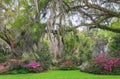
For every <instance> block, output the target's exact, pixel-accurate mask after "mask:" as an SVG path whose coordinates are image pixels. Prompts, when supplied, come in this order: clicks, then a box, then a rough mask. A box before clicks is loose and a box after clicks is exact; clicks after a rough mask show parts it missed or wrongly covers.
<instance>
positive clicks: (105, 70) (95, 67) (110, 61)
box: [84, 54, 120, 75]
mask: <svg viewBox="0 0 120 79" xmlns="http://www.w3.org/2000/svg"><path fill="white" fill-rule="evenodd" d="M90 61H91V62H90V64H89V66H88V67H86V69H85V70H84V71H85V72H90V73H94V74H114V75H115V74H120V58H105V56H104V54H99V55H98V56H97V57H96V58H95V59H94V60H90Z"/></svg>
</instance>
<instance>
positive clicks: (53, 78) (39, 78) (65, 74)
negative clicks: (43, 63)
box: [0, 70, 120, 79]
mask: <svg viewBox="0 0 120 79" xmlns="http://www.w3.org/2000/svg"><path fill="white" fill-rule="evenodd" d="M0 79H120V76H118V75H117V76H113V75H111V76H110V75H94V74H88V73H83V72H80V71H79V70H74V71H60V70H51V71H46V72H43V73H37V74H19V75H0Z"/></svg>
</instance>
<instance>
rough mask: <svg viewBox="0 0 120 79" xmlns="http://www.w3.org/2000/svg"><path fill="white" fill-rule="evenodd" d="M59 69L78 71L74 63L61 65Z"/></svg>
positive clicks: (67, 62)
mask: <svg viewBox="0 0 120 79" xmlns="http://www.w3.org/2000/svg"><path fill="white" fill-rule="evenodd" d="M59 69H61V70H75V69H77V67H76V66H75V64H74V63H73V62H72V61H65V62H63V63H62V64H61V65H60V67H59Z"/></svg>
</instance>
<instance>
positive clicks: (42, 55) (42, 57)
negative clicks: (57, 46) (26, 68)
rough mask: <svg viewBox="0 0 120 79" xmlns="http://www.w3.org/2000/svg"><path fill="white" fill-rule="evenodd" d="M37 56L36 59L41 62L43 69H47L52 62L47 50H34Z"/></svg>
mask: <svg viewBox="0 0 120 79" xmlns="http://www.w3.org/2000/svg"><path fill="white" fill-rule="evenodd" d="M36 53H37V54H38V56H39V58H37V59H36V61H38V62H40V63H41V67H42V68H43V69H44V70H47V69H49V67H50V65H51V64H52V56H51V55H50V53H48V52H36Z"/></svg>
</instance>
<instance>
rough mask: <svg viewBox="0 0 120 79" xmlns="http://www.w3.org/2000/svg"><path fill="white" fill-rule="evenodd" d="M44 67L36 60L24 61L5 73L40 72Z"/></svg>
mask: <svg viewBox="0 0 120 79" xmlns="http://www.w3.org/2000/svg"><path fill="white" fill-rule="evenodd" d="M42 71H43V68H42V67H41V64H40V63H38V62H36V61H29V62H27V63H26V62H23V63H21V64H19V65H17V67H15V68H12V69H10V70H9V71H6V72H4V73H5V74H26V73H38V72H42Z"/></svg>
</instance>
